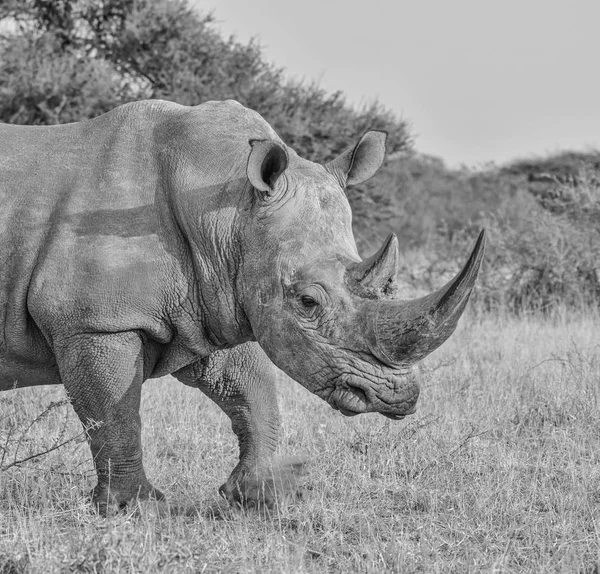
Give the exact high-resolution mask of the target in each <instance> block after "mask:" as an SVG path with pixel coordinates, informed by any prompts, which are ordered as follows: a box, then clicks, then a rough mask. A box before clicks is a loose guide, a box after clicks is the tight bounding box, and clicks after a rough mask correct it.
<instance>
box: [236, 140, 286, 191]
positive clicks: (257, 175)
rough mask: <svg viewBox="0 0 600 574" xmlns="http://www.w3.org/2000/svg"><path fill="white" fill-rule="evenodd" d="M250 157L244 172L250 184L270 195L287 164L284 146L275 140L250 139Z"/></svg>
mask: <svg viewBox="0 0 600 574" xmlns="http://www.w3.org/2000/svg"><path fill="white" fill-rule="evenodd" d="M249 143H250V148H251V149H250V157H248V165H247V166H246V174H247V176H248V180H249V181H250V183H251V184H252V186H253V187H254V188H255V189H257V190H258V191H262V192H263V193H265V194H266V195H271V194H272V193H273V191H274V189H275V183H276V182H277V179H278V178H279V176H280V175H281V174H282V173H283V172H284V171H285V170H286V168H287V166H288V160H289V158H288V153H287V150H286V148H285V146H284V145H283V144H282V143H280V142H277V141H275V140H250V141H249Z"/></svg>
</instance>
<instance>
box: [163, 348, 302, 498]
mask: <svg viewBox="0 0 600 574" xmlns="http://www.w3.org/2000/svg"><path fill="white" fill-rule="evenodd" d="M174 376H175V377H177V378H178V379H179V380H180V381H181V382H182V383H184V384H186V385H189V386H192V387H197V388H199V389H200V390H202V392H204V393H205V394H206V395H207V396H208V397H209V398H210V399H212V400H213V401H214V402H215V403H216V404H217V405H218V406H219V407H220V408H221V409H222V410H223V411H224V412H225V413H226V414H227V415H228V416H229V418H230V419H231V426H232V429H233V432H234V433H235V434H236V436H237V437H238V441H239V449H240V458H239V462H238V464H237V465H236V467H235V468H234V469H233V471H232V473H231V475H230V476H229V478H228V480H227V482H226V483H225V484H223V485H222V486H221V488H220V489H219V492H220V493H221V495H222V496H224V497H225V498H226V499H227V501H228V502H229V503H230V504H232V505H237V506H244V507H257V508H260V507H267V508H272V507H273V506H274V505H275V504H276V503H277V502H278V501H279V500H282V499H284V498H287V497H289V496H299V495H300V492H299V490H298V485H297V476H298V475H299V474H300V472H301V469H302V466H303V461H302V460H300V459H297V458H291V457H290V458H282V459H276V458H275V457H274V453H275V449H276V447H277V443H278V441H279V436H280V430H281V428H280V418H279V407H278V406H277V395H276V388H275V381H276V379H277V370H276V368H275V366H274V365H273V363H271V361H270V360H269V359H268V358H267V356H266V355H265V353H264V351H263V350H262V349H261V348H260V346H259V345H258V344H257V343H245V344H243V345H239V346H237V347H234V348H232V349H227V350H224V351H217V352H215V353H213V354H212V355H210V356H209V357H206V358H204V359H201V360H200V361H198V362H196V363H193V364H192V365H188V366H187V367H185V368H183V369H181V370H179V371H177V372H176V373H174Z"/></svg>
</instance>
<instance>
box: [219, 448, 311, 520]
mask: <svg viewBox="0 0 600 574" xmlns="http://www.w3.org/2000/svg"><path fill="white" fill-rule="evenodd" d="M304 464H305V463H304V461H303V460H301V459H298V458H292V457H289V458H282V459H279V460H278V461H276V462H275V463H273V465H272V466H270V467H269V468H268V469H267V470H265V471H263V472H248V473H245V474H243V475H242V476H241V477H240V476H239V475H238V476H237V477H235V476H233V475H232V476H231V477H229V480H228V481H227V482H226V483H225V484H224V485H222V486H221V488H219V493H220V494H221V496H223V498H225V499H226V500H227V502H228V503H229V504H230V505H232V506H235V507H238V508H244V509H257V510H263V509H267V510H271V509H273V508H276V507H277V506H278V504H280V503H281V502H283V501H286V500H290V499H296V500H298V499H300V500H301V499H302V496H303V491H302V489H301V488H300V487H299V486H298V478H299V477H300V476H301V475H302V474H303V470H304Z"/></svg>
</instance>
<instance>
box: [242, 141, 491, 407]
mask: <svg viewBox="0 0 600 574" xmlns="http://www.w3.org/2000/svg"><path fill="white" fill-rule="evenodd" d="M385 140H386V135H385V133H383V132H380V131H369V132H367V133H366V134H365V135H364V136H363V137H362V138H361V139H360V141H359V142H358V143H357V144H356V146H354V147H352V148H349V149H348V150H346V151H345V152H344V153H342V154H341V155H340V156H339V157H338V158H337V159H335V160H333V161H332V162H330V163H328V164H327V165H325V166H321V165H317V164H314V163H312V162H309V161H307V160H304V159H301V158H299V157H298V156H297V155H296V154H295V153H294V152H293V151H291V150H289V149H288V148H286V146H284V144H282V143H281V142H279V141H275V140H261V141H251V142H250V145H251V151H250V155H249V159H248V164H247V178H248V180H249V182H250V184H251V185H252V187H253V194H254V200H253V203H252V208H251V211H252V213H251V215H250V217H249V219H248V222H247V225H246V228H245V237H244V246H245V247H244V249H245V253H244V258H243V262H244V264H243V272H242V276H243V283H244V288H243V292H244V296H243V300H244V307H245V313H246V315H247V317H248V319H249V321H250V324H251V326H252V330H253V333H254V336H255V337H256V339H257V340H258V342H259V343H260V345H261V347H262V348H263V349H264V350H265V352H266V353H267V355H268V356H269V358H270V359H271V360H272V361H273V362H274V363H275V364H276V365H277V366H278V367H279V368H280V369H282V370H283V371H285V372H286V373H287V374H288V375H290V376H291V377H292V378H293V379H295V380H296V381H298V382H299V383H301V384H302V385H303V386H305V387H306V388H307V389H308V390H310V391H311V392H313V393H314V394H316V395H318V396H319V397H321V398H322V399H324V400H325V401H327V402H328V403H329V404H330V405H331V406H332V407H333V408H334V409H338V410H339V411H341V412H342V413H343V414H344V415H348V416H352V415H356V414H359V413H366V412H379V413H382V414H384V415H386V416H388V417H390V418H393V419H400V418H403V417H404V416H405V415H408V414H411V413H413V412H414V411H415V404H416V402H417V398H418V396H419V383H418V379H417V376H416V375H415V374H414V373H413V370H412V366H413V365H414V364H415V363H416V362H417V361H419V360H420V359H422V358H423V357H425V356H426V355H428V354H429V353H431V352H432V351H433V350H435V349H436V348H437V347H439V346H440V345H441V344H442V343H443V342H444V341H445V340H446V339H448V337H449V336H450V335H451V334H452V333H453V331H454V329H455V327H456V324H457V321H458V319H459V317H460V316H461V314H462V312H463V310H464V309H465V306H466V304H467V300H468V299H469V295H470V293H471V291H472V289H473V286H474V283H475V280H476V277H477V274H478V271H479V268H480V265H481V261H482V258H483V252H484V243H485V235H484V232H482V233H481V235H480V236H479V239H478V240H477V243H476V245H475V248H474V249H473V252H472V253H471V256H470V257H469V259H468V261H467V263H466V265H465V267H464V268H463V269H462V271H460V273H459V274H458V275H457V276H456V277H455V278H454V279H453V280H452V281H450V282H449V283H448V284H447V285H445V286H444V287H442V288H441V289H440V290H438V291H436V292H434V293H432V294H430V295H427V296H425V297H422V298H420V299H416V300H412V301H404V300H400V299H398V298H397V296H396V292H397V287H396V275H397V272H398V259H399V253H398V240H397V238H396V236H395V235H393V234H391V235H390V236H389V237H388V238H387V240H386V241H385V242H384V244H383V245H382V247H381V248H380V249H379V251H378V252H377V253H375V255H373V256H372V257H370V258H369V259H366V260H364V261H363V260H361V258H360V257H359V255H358V252H357V248H356V244H355V241H354V237H353V234H352V227H351V211H350V206H349V203H348V200H347V198H346V195H345V193H344V187H345V186H346V185H351V184H358V183H361V182H363V181H365V180H367V179H368V178H370V177H371V176H373V175H374V174H375V172H376V171H377V170H378V169H379V167H380V166H381V164H382V162H383V160H384V155H385Z"/></svg>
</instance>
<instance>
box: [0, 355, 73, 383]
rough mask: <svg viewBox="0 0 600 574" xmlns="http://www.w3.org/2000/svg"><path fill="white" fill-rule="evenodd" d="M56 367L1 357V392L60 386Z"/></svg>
mask: <svg viewBox="0 0 600 574" xmlns="http://www.w3.org/2000/svg"><path fill="white" fill-rule="evenodd" d="M60 382H61V381H60V376H59V374H58V369H57V368H56V365H40V364H32V363H25V362H23V361H20V360H18V359H17V360H14V359H9V358H8V357H6V356H5V355H4V356H2V355H0V391H7V390H10V389H18V388H22V387H33V386H36V385H57V384H60Z"/></svg>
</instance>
